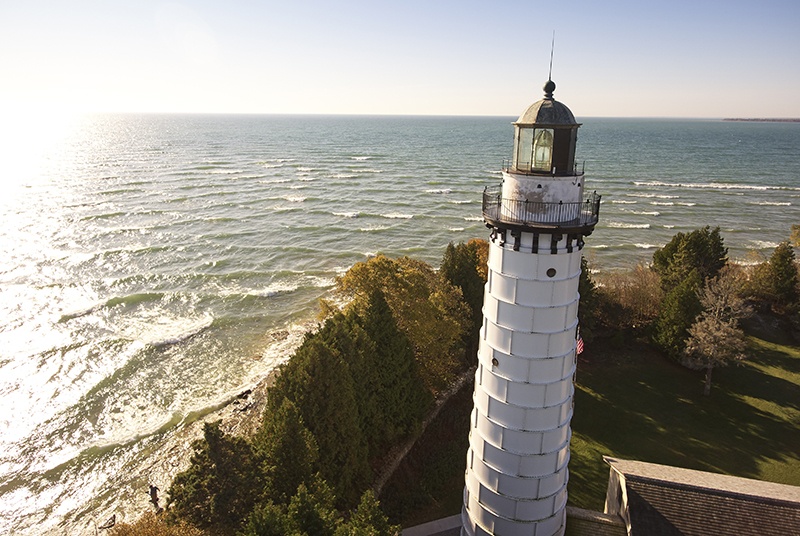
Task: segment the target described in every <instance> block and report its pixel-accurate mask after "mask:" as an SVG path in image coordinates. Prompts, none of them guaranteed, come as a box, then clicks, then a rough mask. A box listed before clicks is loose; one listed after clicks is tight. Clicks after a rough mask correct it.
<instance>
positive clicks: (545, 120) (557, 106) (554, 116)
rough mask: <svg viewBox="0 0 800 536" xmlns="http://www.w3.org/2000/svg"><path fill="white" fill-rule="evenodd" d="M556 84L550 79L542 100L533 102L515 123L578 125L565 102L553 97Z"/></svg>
mask: <svg viewBox="0 0 800 536" xmlns="http://www.w3.org/2000/svg"><path fill="white" fill-rule="evenodd" d="M555 89H556V84H555V83H554V82H553V81H552V80H548V81H547V83H546V84H545V86H544V91H545V95H544V98H543V99H542V100H540V101H537V102H534V103H533V104H531V105H530V106H529V107H528V109H527V110H525V111H524V112H522V115H520V116H519V119H517V121H516V122H515V123H514V124H515V125H553V126H556V125H573V126H577V125H578V122H577V121H575V116H574V115H572V112H571V111H570V109H569V108H567V107H566V106H565V105H564V104H563V103H561V102H558V101H557V100H555V99H554V98H553V91H555Z"/></svg>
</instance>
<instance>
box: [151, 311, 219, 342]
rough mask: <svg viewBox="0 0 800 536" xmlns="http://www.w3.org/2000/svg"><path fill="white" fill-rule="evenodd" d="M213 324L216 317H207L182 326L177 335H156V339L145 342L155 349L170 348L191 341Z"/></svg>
mask: <svg viewBox="0 0 800 536" xmlns="http://www.w3.org/2000/svg"><path fill="white" fill-rule="evenodd" d="M213 323H214V317H213V316H211V315H205V316H203V317H201V318H198V319H197V320H195V321H193V322H188V323H186V324H184V325H182V326H180V330H179V331H177V332H176V333H171V334H167V335H161V334H156V336H155V337H154V338H148V339H147V340H146V341H144V342H145V343H146V344H148V345H150V346H152V347H154V348H163V347H164V346H170V345H173V344H177V343H179V342H183V341H185V340H187V339H191V338H192V337H194V336H195V335H199V334H200V333H202V332H203V331H205V330H206V329H208V328H210V327H211V325H212V324H213ZM170 327H173V326H170ZM167 331H169V330H167Z"/></svg>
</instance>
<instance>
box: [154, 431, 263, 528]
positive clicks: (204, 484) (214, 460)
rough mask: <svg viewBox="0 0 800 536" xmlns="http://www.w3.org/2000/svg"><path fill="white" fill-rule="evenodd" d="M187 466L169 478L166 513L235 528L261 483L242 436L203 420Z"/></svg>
mask: <svg viewBox="0 0 800 536" xmlns="http://www.w3.org/2000/svg"><path fill="white" fill-rule="evenodd" d="M192 446H193V448H194V453H193V454H192V457H191V460H190V466H189V468H188V469H187V470H186V471H184V472H182V473H179V474H178V475H177V476H176V477H175V479H174V480H173V482H172V486H171V487H170V490H169V500H168V501H167V506H168V509H169V510H168V511H169V514H170V516H172V517H173V518H176V519H181V520H186V521H188V522H190V523H192V524H193V525H195V526H197V527H200V528H207V527H214V526H217V527H224V528H231V529H236V528H237V527H239V526H240V524H241V523H242V521H243V520H244V519H245V517H246V516H247V515H248V514H249V513H250V511H251V510H252V509H253V506H254V505H255V501H256V498H257V497H258V496H259V492H260V490H261V487H262V481H261V478H260V475H259V471H258V465H257V463H256V459H255V456H254V455H253V451H252V449H251V447H250V444H249V443H248V442H247V440H245V439H244V438H241V437H237V436H231V435H227V434H225V433H224V432H222V430H220V428H219V423H213V424H206V425H205V426H204V428H203V438H202V439H198V440H197V441H195V442H194V443H193V445H192Z"/></svg>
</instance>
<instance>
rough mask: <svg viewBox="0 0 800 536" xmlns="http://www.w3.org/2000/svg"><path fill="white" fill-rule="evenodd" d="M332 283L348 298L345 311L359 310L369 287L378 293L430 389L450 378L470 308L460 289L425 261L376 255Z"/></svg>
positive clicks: (458, 364) (458, 361)
mask: <svg viewBox="0 0 800 536" xmlns="http://www.w3.org/2000/svg"><path fill="white" fill-rule="evenodd" d="M337 287H338V290H339V292H340V293H342V294H344V295H345V296H347V297H349V298H351V302H350V305H349V306H348V310H349V309H353V310H355V311H356V312H357V313H358V314H359V315H363V311H364V309H366V307H367V306H368V304H369V297H370V296H371V295H372V294H373V292H374V291H376V290H380V291H382V292H383V294H384V296H385V297H386V302H387V303H388V304H389V308H390V309H391V310H392V314H393V316H394V318H395V321H396V322H397V325H398V327H399V328H400V330H401V331H403V333H405V334H406V336H407V337H408V339H409V341H411V345H412V347H413V348H414V355H415V358H416V360H417V363H418V365H419V371H420V376H421V378H422V380H423V382H424V383H425V385H426V387H427V388H428V389H429V390H430V391H431V392H433V393H436V392H437V391H439V390H441V389H444V388H446V387H447V386H448V385H449V384H450V383H451V382H452V381H453V380H454V379H455V377H456V374H457V373H458V371H459V370H460V369H461V368H462V367H463V364H464V360H463V355H464V336H465V334H466V333H467V332H468V330H469V325H470V311H469V307H468V306H467V305H466V303H464V300H463V297H462V294H461V291H460V290H459V289H457V288H456V287H454V286H453V285H451V284H450V283H449V282H447V281H446V280H445V279H444V277H442V276H440V275H439V274H438V273H437V272H436V271H435V270H434V269H433V268H431V266H430V265H428V264H426V263H424V262H421V261H417V260H414V259H410V258H408V257H400V258H399V259H390V258H388V257H386V256H384V255H378V256H377V257H373V258H371V259H369V260H368V261H366V262H360V263H356V264H355V265H353V266H352V267H351V268H350V270H348V271H347V273H346V274H345V275H344V276H342V277H341V278H339V279H337Z"/></svg>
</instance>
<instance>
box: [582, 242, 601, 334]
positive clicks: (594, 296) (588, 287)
mask: <svg viewBox="0 0 800 536" xmlns="http://www.w3.org/2000/svg"><path fill="white" fill-rule="evenodd" d="M578 294H579V295H580V303H579V304H578V323H579V325H580V329H581V337H583V339H584V340H585V341H587V342H589V341H591V340H592V339H593V338H594V331H595V326H596V325H597V319H598V317H599V315H600V311H599V309H600V298H599V295H598V293H597V286H596V285H595V283H594V280H593V279H592V274H591V271H590V270H589V262H588V261H587V260H586V257H581V275H580V279H579V280H578Z"/></svg>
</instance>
